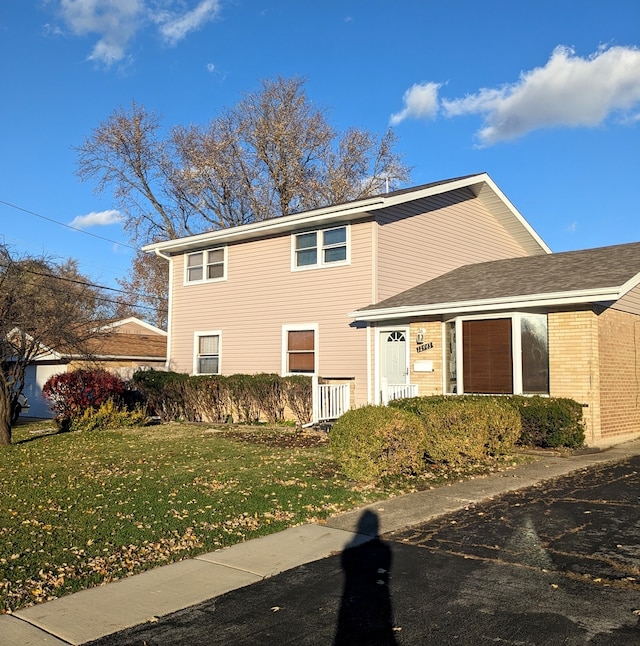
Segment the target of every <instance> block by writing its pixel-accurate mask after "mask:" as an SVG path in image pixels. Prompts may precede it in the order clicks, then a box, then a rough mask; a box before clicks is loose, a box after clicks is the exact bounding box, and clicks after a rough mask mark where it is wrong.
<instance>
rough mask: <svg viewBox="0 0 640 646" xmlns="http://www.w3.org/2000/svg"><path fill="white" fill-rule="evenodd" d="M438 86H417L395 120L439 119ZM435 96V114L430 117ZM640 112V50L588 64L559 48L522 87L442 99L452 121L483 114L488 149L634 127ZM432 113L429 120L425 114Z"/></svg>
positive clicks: (616, 50)
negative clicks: (567, 130)
mask: <svg viewBox="0 0 640 646" xmlns="http://www.w3.org/2000/svg"><path fill="white" fill-rule="evenodd" d="M438 88H439V86H438V85H436V84H433V83H431V84H430V83H426V84H423V85H414V86H413V87H412V88H411V89H409V90H408V91H407V92H406V93H405V95H404V102H405V106H406V107H405V109H404V110H403V111H402V112H400V113H398V114H395V115H393V116H392V117H391V123H392V125H395V124H397V123H399V122H400V121H402V120H403V119H406V118H410V117H411V118H422V117H424V116H433V115H434V114H435V111H436V110H437V108H438V106H437V98H436V92H437V90H438ZM430 92H431V93H432V94H433V106H434V112H433V113H430V112H429V100H430ZM638 107H640V49H638V48H637V47H610V48H606V47H603V48H600V49H599V50H598V51H597V52H595V53H594V54H592V55H591V56H588V57H586V58H581V57H580V56H576V54H575V52H574V50H573V49H570V48H568V47H557V48H556V49H555V50H554V52H553V53H552V55H551V57H550V58H549V60H548V61H547V63H546V65H544V67H537V68H535V69H533V70H531V71H527V72H522V73H521V75H520V78H519V80H518V81H517V82H515V83H511V84H507V85H503V86H502V87H499V88H482V89H480V90H479V91H478V92H476V93H475V94H470V95H467V96H465V97H463V98H458V99H444V98H443V99H442V100H441V108H440V112H441V114H443V115H444V116H446V117H456V116H461V115H469V114H479V115H482V116H483V117H484V126H483V127H482V128H481V129H480V130H479V131H478V132H477V133H476V134H477V136H478V139H479V140H480V143H481V144H482V145H486V146H490V145H492V144H495V143H497V142H499V141H507V140H510V139H516V138H517V137H521V136H523V135H525V134H527V133H528V132H531V131H533V130H538V129H540V128H552V127H594V126H598V125H600V124H602V123H604V122H605V121H606V119H607V118H609V117H611V116H613V115H616V116H618V117H619V122H620V123H625V124H632V123H634V122H636V121H637V119H638V112H637V108H638ZM423 112H424V113H426V114H423Z"/></svg>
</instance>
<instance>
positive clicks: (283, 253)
mask: <svg viewBox="0 0 640 646" xmlns="http://www.w3.org/2000/svg"><path fill="white" fill-rule="evenodd" d="M370 231H371V224H370V223H369V222H361V223H359V224H352V225H351V226H350V240H351V249H350V252H351V253H350V256H351V262H350V264H349V265H346V266H345V265H342V266H327V267H323V268H320V269H309V270H305V271H291V237H290V235H283V236H278V237H273V238H268V239H261V240H255V241H250V242H244V243H242V244H237V245H229V247H228V248H227V262H228V265H227V280H226V281H223V282H218V283H205V284H200V285H187V286H185V285H183V275H184V265H183V263H184V256H177V257H175V258H174V259H173V262H174V263H175V266H174V272H173V275H174V285H173V290H174V291H173V320H172V328H171V329H172V336H171V351H170V358H171V365H170V368H171V369H172V370H176V371H178V372H188V373H191V372H192V371H193V353H194V332H195V331H206V330H220V331H221V336H222V344H221V371H222V374H227V375H228V374H234V373H238V372H244V373H258V372H275V373H281V368H282V326H283V325H304V324H315V325H317V326H318V339H317V341H316V346H317V352H318V361H319V364H318V369H319V374H320V376H326V377H349V378H355V379H356V382H357V387H358V388H359V389H362V390H361V395H360V396H359V398H358V401H359V402H360V403H362V402H364V401H365V400H366V331H365V330H364V329H356V328H354V327H350V324H351V319H349V317H348V316H347V313H348V312H349V311H351V310H352V309H353V308H354V307H359V306H363V305H366V304H368V303H369V302H370V294H371V246H370ZM361 398H364V399H361Z"/></svg>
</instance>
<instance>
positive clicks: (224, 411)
mask: <svg viewBox="0 0 640 646" xmlns="http://www.w3.org/2000/svg"><path fill="white" fill-rule="evenodd" d="M132 383H133V385H134V387H135V388H136V390H137V391H138V392H139V393H140V394H141V396H142V399H143V400H144V402H145V403H146V406H147V409H148V410H149V413H150V414H152V415H157V416H158V417H160V419H161V420H162V421H165V422H166V421H173V420H186V421H189V422H201V421H207V422H217V423H224V422H229V421H236V422H242V423H244V424H255V423H256V422H258V421H260V420H266V421H269V422H271V423H274V424H277V423H280V422H283V421H284V419H285V410H286V408H287V407H288V408H289V410H290V411H291V413H292V414H293V415H294V416H295V418H296V422H297V423H298V424H299V425H303V424H306V423H307V422H310V421H311V410H312V391H311V389H312V385H311V378H310V377H303V376H295V377H280V376H279V375H276V374H266V373H259V374H255V375H244V374H235V375H229V376H223V375H206V376H205V375H200V376H189V375H186V374H183V373H177V372H162V371H156V370H148V371H139V372H136V373H135V374H134V375H133V379H132Z"/></svg>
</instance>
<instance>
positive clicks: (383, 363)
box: [380, 330, 409, 403]
mask: <svg viewBox="0 0 640 646" xmlns="http://www.w3.org/2000/svg"><path fill="white" fill-rule="evenodd" d="M408 374H409V371H408V370H407V337H406V334H405V332H404V331H403V330H386V331H383V332H380V398H381V401H382V402H384V403H386V402H388V401H389V399H390V398H391V399H393V396H391V397H389V394H390V393H389V391H390V390H392V389H393V387H394V386H404V385H406V384H407V383H408V382H407V378H408Z"/></svg>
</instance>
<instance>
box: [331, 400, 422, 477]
mask: <svg viewBox="0 0 640 646" xmlns="http://www.w3.org/2000/svg"><path fill="white" fill-rule="evenodd" d="M424 443H425V426H424V424H423V423H422V421H421V420H420V419H419V418H418V417H417V416H416V415H414V414H413V413H409V412H407V411H403V410H399V409H394V408H388V407H386V406H363V407H362V408H356V409H353V410H350V411H347V412H346V413H345V414H344V415H342V417H340V419H339V420H338V421H337V422H336V423H335V424H334V425H333V427H332V428H331V431H330V433H329V446H330V449H331V454H332V455H333V458H334V460H335V461H336V462H337V463H338V465H339V466H340V469H341V470H342V471H343V473H344V474H345V475H346V476H348V477H349V478H352V479H354V480H357V481H360V482H373V481H376V480H378V479H380V478H381V477H382V476H385V475H400V474H403V473H420V472H421V471H422V470H423V469H424Z"/></svg>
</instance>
